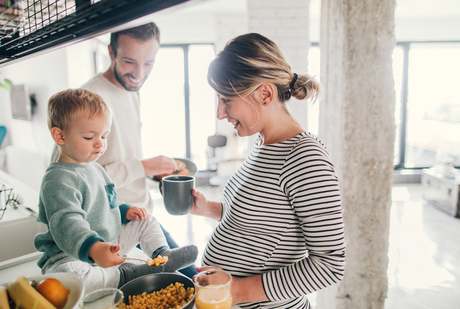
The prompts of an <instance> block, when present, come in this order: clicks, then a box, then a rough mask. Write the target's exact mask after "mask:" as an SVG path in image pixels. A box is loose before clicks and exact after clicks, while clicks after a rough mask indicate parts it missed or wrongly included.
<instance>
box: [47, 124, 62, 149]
mask: <svg viewBox="0 0 460 309" xmlns="http://www.w3.org/2000/svg"><path fill="white" fill-rule="evenodd" d="M50 132H51V137H52V138H53V140H54V142H55V143H56V144H58V145H64V144H65V139H64V132H63V131H62V130H61V129H59V128H58V127H52V128H51V131H50Z"/></svg>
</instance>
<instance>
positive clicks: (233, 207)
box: [191, 33, 345, 308]
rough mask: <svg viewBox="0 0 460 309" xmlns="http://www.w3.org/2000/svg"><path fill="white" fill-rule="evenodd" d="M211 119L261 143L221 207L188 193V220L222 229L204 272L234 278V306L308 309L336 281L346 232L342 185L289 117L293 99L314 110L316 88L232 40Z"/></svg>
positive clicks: (256, 38)
mask: <svg viewBox="0 0 460 309" xmlns="http://www.w3.org/2000/svg"><path fill="white" fill-rule="evenodd" d="M208 82H209V84H210V85H211V87H213V88H214V90H215V91H216V92H217V96H218V100H219V103H218V110H217V118H218V119H220V120H223V119H226V120H227V121H228V122H230V123H232V125H233V126H234V129H235V130H236V132H237V134H238V135H239V136H250V135H254V134H257V137H258V138H257V140H256V142H255V145H254V147H253V149H252V151H251V153H250V154H249V156H248V157H247V158H246V160H245V161H244V163H243V165H242V166H241V167H240V168H239V169H238V170H237V171H236V173H235V174H234V175H233V176H232V177H231V178H230V179H229V181H228V182H227V184H226V186H225V189H224V197H223V203H220V202H213V201H208V200H207V199H206V197H205V196H204V195H203V194H202V193H200V192H199V191H196V190H194V192H193V194H194V196H195V202H194V206H193V208H192V211H191V213H193V214H195V215H201V216H207V217H210V218H214V219H216V220H218V221H220V222H219V225H218V226H217V228H216V230H215V231H214V233H213V235H212V237H211V239H210V240H209V242H208V244H207V247H206V250H205V253H204V255H203V264H204V265H205V266H204V267H199V268H197V270H198V271H203V270H207V269H210V268H218V269H219V268H222V269H223V270H225V271H226V272H228V273H230V274H231V275H232V276H233V279H232V283H231V293H232V297H233V305H236V304H238V305H239V306H240V307H242V308H310V304H309V302H308V299H307V295H308V294H309V293H312V292H315V291H318V290H320V289H323V288H325V287H327V286H330V285H332V284H334V283H337V282H339V281H341V280H342V277H343V274H344V267H345V262H344V259H345V243H344V227H343V218H342V209H341V198H340V191H339V181H338V179H337V176H336V174H335V171H334V167H333V165H332V163H331V161H330V159H329V154H328V152H327V150H326V147H325V146H324V145H323V144H322V143H321V142H320V141H319V140H318V139H316V138H315V137H314V136H313V135H311V134H310V133H308V132H305V130H304V129H302V127H301V126H300V125H299V124H298V122H297V121H296V120H295V119H294V118H293V117H292V116H291V114H290V113H289V112H288V109H287V107H286V103H287V102H288V101H289V99H290V98H291V97H294V98H296V99H299V100H304V99H312V100H313V101H314V100H316V98H317V97H318V94H319V85H318V83H317V82H316V81H315V80H314V79H313V78H312V77H310V76H309V75H307V74H296V73H293V72H292V70H291V67H290V66H289V64H288V63H287V62H286V60H285V59H284V57H283V55H282V53H281V52H280V50H279V49H278V47H277V46H276V45H275V43H273V42H272V41H271V40H269V39H268V38H266V37H264V36H262V35H259V34H256V33H250V34H245V35H241V36H239V37H236V38H235V39H233V40H231V41H230V42H229V43H227V45H226V47H225V48H224V50H223V51H222V52H220V53H219V55H218V56H217V57H216V59H214V60H213V61H212V63H211V64H210V67H209V71H208Z"/></svg>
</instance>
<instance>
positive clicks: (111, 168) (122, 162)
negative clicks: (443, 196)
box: [51, 74, 153, 213]
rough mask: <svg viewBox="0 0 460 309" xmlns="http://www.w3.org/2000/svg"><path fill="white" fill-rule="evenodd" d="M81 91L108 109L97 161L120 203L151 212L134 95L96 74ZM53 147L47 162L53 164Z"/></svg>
mask: <svg viewBox="0 0 460 309" xmlns="http://www.w3.org/2000/svg"><path fill="white" fill-rule="evenodd" d="M81 88H84V89H87V90H89V91H91V92H94V93H96V94H98V95H99V96H101V97H102V98H103V99H104V101H105V102H106V103H107V104H108V105H109V106H110V108H111V109H112V126H111V128H110V134H109V135H108V136H107V149H106V151H105V153H104V154H103V155H102V156H101V157H100V158H99V159H98V160H97V163H99V164H100V165H102V166H103V167H104V168H105V170H106V171H107V174H109V176H110V178H111V179H112V181H113V182H114V184H115V186H116V187H117V192H118V198H119V199H120V201H123V202H125V203H129V204H131V205H135V206H138V207H143V208H145V209H146V210H147V212H148V213H152V211H153V200H152V198H151V196H150V189H149V186H148V179H147V177H146V176H145V170H144V167H143V165H142V162H141V160H142V158H143V157H142V146H141V145H142V142H141V129H142V122H141V120H140V101H139V94H138V93H137V92H130V91H127V90H125V89H122V88H119V87H117V86H115V85H114V84H113V83H112V82H110V81H109V80H108V79H107V78H105V77H104V76H103V75H102V74H97V75H96V76H94V77H93V78H91V79H90V80H89V81H88V82H86V83H85V84H83V85H82V86H81ZM58 157H59V149H58V148H57V147H55V149H54V152H53V155H52V159H51V162H56V161H57V159H58Z"/></svg>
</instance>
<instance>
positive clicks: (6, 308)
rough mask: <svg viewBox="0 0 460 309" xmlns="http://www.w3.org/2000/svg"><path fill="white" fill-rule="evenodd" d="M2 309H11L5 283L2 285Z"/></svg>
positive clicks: (0, 300) (0, 293)
mask: <svg viewBox="0 0 460 309" xmlns="http://www.w3.org/2000/svg"><path fill="white" fill-rule="evenodd" d="M0 309H10V303H9V301H8V292H7V290H6V288H5V287H4V286H3V285H0Z"/></svg>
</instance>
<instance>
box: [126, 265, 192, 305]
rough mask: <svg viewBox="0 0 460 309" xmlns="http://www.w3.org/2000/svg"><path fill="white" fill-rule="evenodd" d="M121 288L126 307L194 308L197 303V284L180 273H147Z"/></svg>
mask: <svg viewBox="0 0 460 309" xmlns="http://www.w3.org/2000/svg"><path fill="white" fill-rule="evenodd" d="M120 290H122V291H123V294H124V303H125V305H124V309H134V308H136V309H147V308H157V307H160V306H163V308H165V309H168V308H180V309H192V308H193V306H194V304H195V285H194V283H193V281H192V280H191V279H190V278H188V277H186V276H184V275H182V274H180V273H158V274H150V275H145V276H142V277H139V278H136V279H134V280H132V281H129V282H127V283H126V284H125V285H123V286H122V287H121V288H120Z"/></svg>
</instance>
